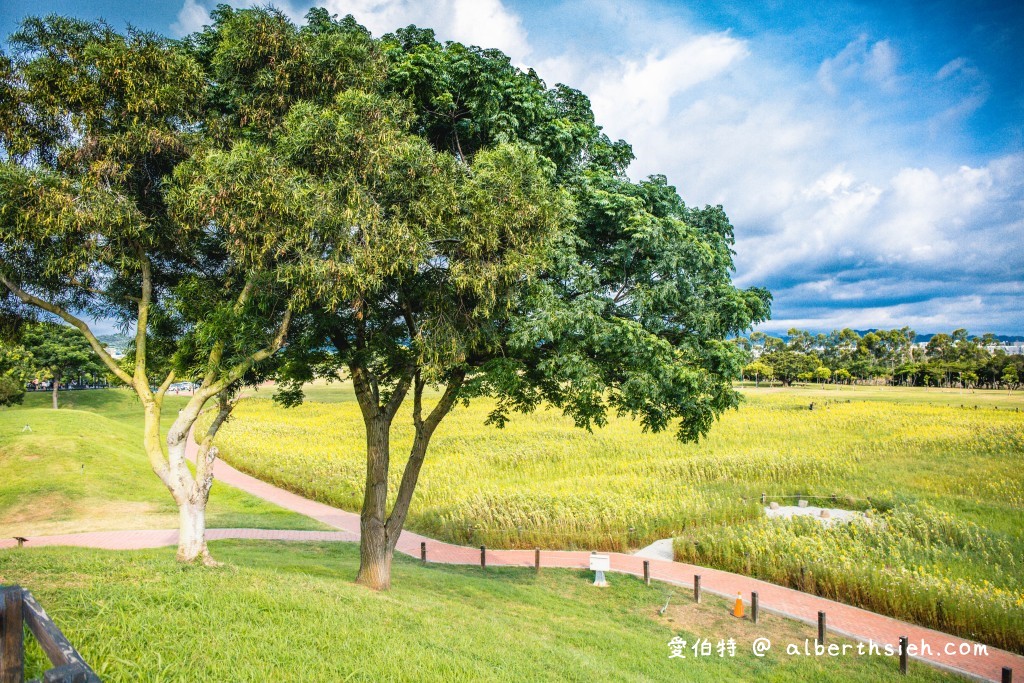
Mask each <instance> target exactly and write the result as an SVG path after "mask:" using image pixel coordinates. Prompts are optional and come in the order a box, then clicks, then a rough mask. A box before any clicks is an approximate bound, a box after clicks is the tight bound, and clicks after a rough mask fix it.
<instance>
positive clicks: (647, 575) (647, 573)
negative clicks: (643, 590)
mask: <svg viewBox="0 0 1024 683" xmlns="http://www.w3.org/2000/svg"><path fill="white" fill-rule="evenodd" d="M644 583H646V584H647V585H648V586H650V585H651V561H650V560H644Z"/></svg>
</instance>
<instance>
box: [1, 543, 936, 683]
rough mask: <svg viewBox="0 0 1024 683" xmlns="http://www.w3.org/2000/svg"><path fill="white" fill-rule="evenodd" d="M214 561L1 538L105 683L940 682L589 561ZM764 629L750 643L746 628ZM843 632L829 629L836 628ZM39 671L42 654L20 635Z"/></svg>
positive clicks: (919, 670) (10, 571) (6, 570)
mask: <svg viewBox="0 0 1024 683" xmlns="http://www.w3.org/2000/svg"><path fill="white" fill-rule="evenodd" d="M213 552H214V553H215V554H216V556H217V557H218V558H220V559H222V560H225V561H226V562H227V566H225V567H223V568H220V569H215V570H209V569H204V568H200V567H195V566H187V567H185V566H179V565H177V564H175V563H174V562H173V560H172V559H171V555H170V553H168V552H167V551H165V550H164V551H161V550H154V551H144V552H133V553H113V552H107V551H92V550H79V549H49V548H42V549H33V550H23V551H10V552H5V553H0V583H13V582H18V583H20V584H22V585H23V586H25V587H28V588H30V589H31V590H32V591H33V593H34V594H35V595H36V597H37V598H38V599H39V600H40V602H41V603H42V604H43V606H44V607H45V608H46V609H47V611H48V612H49V614H50V615H51V616H52V617H53V618H54V619H55V620H56V621H57V623H58V625H59V626H60V627H61V628H62V629H63V630H64V632H65V634H67V635H68V636H69V638H70V639H71V641H72V642H73V643H75V644H76V646H77V647H78V648H79V650H80V651H81V652H82V653H83V655H84V656H85V657H86V659H87V661H89V662H90V664H91V665H93V666H94V667H95V668H96V669H97V670H98V672H99V673H100V675H101V676H102V678H103V680H104V681H109V682H111V683H113V682H116V681H168V680H194V681H200V680H210V681H212V680H231V681H267V680H274V681H300V680H301V681H343V680H344V681H374V682H378V681H465V680H504V681H535V680H538V681H539V680H555V681H595V680H596V681H618V680H622V681H668V680H672V681H755V680H756V681H797V680H801V681H808V680H814V681H823V682H829V681H833V682H837V683H838V682H842V683H852V682H856V681H865V682H869V681H870V682H875V681H896V680H911V681H939V680H956V679H953V678H952V677H950V676H948V675H944V674H939V673H938V672H935V671H933V670H931V669H929V668H927V667H925V666H924V665H916V664H915V665H912V669H911V670H912V673H913V675H912V676H910V677H909V678H903V677H900V676H898V674H897V673H896V672H897V662H896V661H895V659H894V658H881V657H874V658H869V657H856V656H852V655H851V656H849V657H837V658H829V657H824V658H821V659H820V660H818V661H815V660H814V659H813V658H810V659H808V658H804V657H794V656H786V655H785V654H780V653H779V649H780V648H781V643H782V642H796V643H800V644H801V646H802V643H803V641H804V639H807V638H813V637H814V633H813V629H812V628H811V627H807V626H803V625H800V624H796V623H794V622H789V621H785V620H781V619H777V618H774V617H770V616H769V617H766V618H765V619H764V621H763V622H762V623H761V624H759V625H758V626H757V627H754V626H753V625H751V624H749V623H747V622H737V621H735V620H731V618H729V617H725V616H724V615H725V614H726V613H727V606H726V605H725V604H724V603H723V602H721V601H718V600H714V599H712V600H710V601H708V602H706V603H705V604H703V605H700V606H697V605H693V604H692V603H691V601H690V600H689V599H688V598H686V597H685V591H680V590H678V589H676V590H675V594H674V596H673V598H672V601H671V607H670V609H669V611H668V612H667V614H666V615H665V617H660V618H659V617H658V616H657V610H658V608H659V607H660V606H661V605H662V604H664V601H665V596H666V593H667V590H668V589H667V588H666V587H665V586H659V585H657V584H656V585H655V586H653V587H651V588H648V587H645V586H644V585H643V584H642V583H641V582H640V581H638V580H636V579H633V578H627V577H622V576H615V575H613V576H612V577H611V581H612V587H611V588H609V589H605V590H601V589H596V588H593V587H592V586H590V585H589V582H590V581H591V580H592V576H591V575H590V573H589V572H579V571H565V570H545V571H544V572H542V573H541V575H540V577H537V576H535V575H534V573H533V572H532V571H530V570H521V569H488V570H487V571H486V573H485V572H483V571H482V570H480V569H477V568H463V567H442V566H438V565H432V566H428V567H421V566H419V564H418V563H416V562H414V561H412V560H409V559H407V558H401V557H400V558H396V563H395V571H394V588H393V589H392V590H391V591H390V592H388V593H373V592H370V591H367V590H365V589H362V588H360V587H358V586H356V585H354V584H353V583H351V581H352V579H353V578H354V576H355V571H356V567H357V566H358V550H357V548H356V547H355V546H353V545H351V544H302V545H299V544H283V543H259V542H236V541H230V542H218V543H216V544H214V548H213ZM674 635H681V637H682V638H684V639H685V640H687V641H688V642H689V643H690V644H692V643H693V642H694V639H695V637H703V638H708V639H711V640H712V641H713V642H715V643H717V641H718V640H719V639H727V638H735V639H736V640H737V643H738V652H737V654H736V656H735V657H733V658H728V657H727V658H719V657H718V656H717V655H712V656H710V657H704V658H700V657H694V655H693V653H692V652H690V651H687V655H688V656H687V658H686V659H682V660H680V659H669V658H668V653H669V650H668V647H667V643H668V641H669V640H670V639H671V638H672V637H673V636H674ZM761 635H764V636H767V637H770V638H771V639H772V640H773V641H774V642H775V648H774V649H773V651H772V653H771V654H770V655H769V656H768V657H766V658H764V659H757V658H755V657H754V656H753V655H751V654H750V644H751V642H752V641H753V639H754V638H755V637H757V636H761ZM837 642H841V641H837ZM32 652H33V664H34V666H35V670H34V671H30V672H28V673H30V674H31V675H37V674H38V673H39V666H40V660H39V653H38V651H35V650H33V651H32Z"/></svg>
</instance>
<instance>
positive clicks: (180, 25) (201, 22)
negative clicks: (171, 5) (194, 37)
mask: <svg viewBox="0 0 1024 683" xmlns="http://www.w3.org/2000/svg"><path fill="white" fill-rule="evenodd" d="M209 23H210V13H209V12H207V11H206V8H205V7H203V6H202V5H200V4H199V3H198V2H196V0H185V4H184V5H182V7H181V9H180V10H179V11H178V20H177V21H175V22H174V23H173V24H171V33H173V34H174V35H175V36H178V37H181V36H187V35H188V34H190V33H195V32H196V31H199V30H202V28H203V26H205V25H206V24H209Z"/></svg>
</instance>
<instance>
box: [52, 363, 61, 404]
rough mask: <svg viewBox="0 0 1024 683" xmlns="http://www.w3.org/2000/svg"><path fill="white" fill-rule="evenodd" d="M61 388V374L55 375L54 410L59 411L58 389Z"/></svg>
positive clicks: (56, 373)
mask: <svg viewBox="0 0 1024 683" xmlns="http://www.w3.org/2000/svg"><path fill="white" fill-rule="evenodd" d="M59 386H60V373H59V372H55V373H53V409H54V410H57V387H59Z"/></svg>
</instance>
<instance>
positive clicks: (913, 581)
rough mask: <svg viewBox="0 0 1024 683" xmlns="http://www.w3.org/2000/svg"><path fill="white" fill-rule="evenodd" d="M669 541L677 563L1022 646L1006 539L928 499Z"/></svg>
mask: <svg viewBox="0 0 1024 683" xmlns="http://www.w3.org/2000/svg"><path fill="white" fill-rule="evenodd" d="M674 548H675V556H676V559H678V560H681V561H684V562H693V563H700V564H709V565H712V566H715V567H718V568H721V569H727V570H730V571H735V572H740V573H744V574H750V575H752V576H756V577H758V578H762V579H765V580H767V581H772V582H773V583H779V584H783V585H788V586H792V587H793V588H798V589H800V590H804V591H809V592H812V593H816V594H818V595H822V596H824V597H827V598H832V599H834V600H841V601H843V602H847V603H850V604H854V605H857V606H860V607H865V608H867V609H871V610H874V611H877V612H883V613H886V614H892V615H894V616H898V617H900V618H902V619H906V620H909V621H914V622H917V623H919V624H923V625H925V626H930V627H932V628H936V629H938V630H941V631H946V632H949V633H957V634H960V635H963V636H966V637H970V638H975V639H977V640H981V641H983V642H987V643H991V644H994V645H997V646H999V647H1003V648H1006V649H1010V650H1016V651H1018V652H1019V651H1022V650H1024V641H1022V634H1024V575H1022V571H1021V558H1020V556H1019V555H1017V554H1016V553H1015V552H1014V547H1013V545H1012V544H1011V543H1010V541H1009V540H1007V539H1006V538H1004V537H1001V536H999V535H993V534H990V533H986V532H985V531H984V530H983V529H981V528H980V527H979V526H978V525H976V524H973V523H970V522H964V521H962V520H959V519H957V518H956V517H954V516H953V515H951V514H949V513H944V512H941V511H939V510H937V509H935V508H933V507H932V506H929V505H927V504H916V505H909V506H899V507H897V508H896V509H894V510H892V511H890V512H887V513H881V514H876V515H873V516H871V517H869V518H868V519H867V520H866V521H864V522H861V521H855V522H852V523H848V524H842V523H837V524H832V525H831V526H823V525H822V524H820V523H819V522H818V521H816V520H814V519H809V518H806V517H804V518H795V519H792V520H788V521H786V520H770V519H767V518H764V517H762V518H760V519H758V520H756V521H752V522H748V523H746V524H742V525H735V526H717V527H713V528H711V529H706V530H703V531H701V532H699V533H698V532H695V533H691V534H687V535H684V536H682V537H680V538H677V539H676V540H675V542H674Z"/></svg>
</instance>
